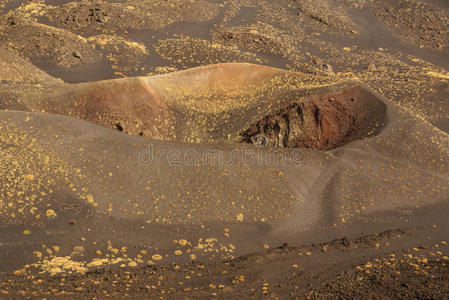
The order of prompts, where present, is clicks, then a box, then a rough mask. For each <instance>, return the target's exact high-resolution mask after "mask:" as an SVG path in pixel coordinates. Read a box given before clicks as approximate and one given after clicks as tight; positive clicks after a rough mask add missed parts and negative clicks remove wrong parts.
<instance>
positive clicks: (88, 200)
mask: <svg viewBox="0 0 449 300" xmlns="http://www.w3.org/2000/svg"><path fill="white" fill-rule="evenodd" d="M86 199H87V202H89V203H93V202H94V196H92V195H91V194H89V195H86Z"/></svg>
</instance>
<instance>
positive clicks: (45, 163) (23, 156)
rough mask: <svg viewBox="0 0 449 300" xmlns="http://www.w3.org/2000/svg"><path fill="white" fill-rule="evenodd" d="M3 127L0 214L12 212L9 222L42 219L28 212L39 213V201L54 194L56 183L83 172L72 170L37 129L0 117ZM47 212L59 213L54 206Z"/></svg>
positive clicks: (7, 214)
mask: <svg viewBox="0 0 449 300" xmlns="http://www.w3.org/2000/svg"><path fill="white" fill-rule="evenodd" d="M0 127H1V128H2V130H1V131H0V161H2V164H0V178H3V179H4V180H2V181H1V182H0V214H1V215H2V216H5V217H6V216H10V218H7V219H5V220H6V222H7V223H9V224H19V223H22V222H26V223H28V224H30V223H31V224H36V223H37V222H41V220H40V219H39V217H37V216H34V217H33V218H29V215H30V214H36V212H37V211H38V207H39V204H40V203H42V202H43V201H48V200H50V199H51V198H52V194H53V191H54V190H55V189H56V188H55V187H56V186H58V185H67V184H68V183H69V182H70V181H74V180H75V178H77V179H81V178H83V176H82V175H80V174H78V175H75V174H73V172H71V171H70V170H72V168H71V166H70V163H69V162H67V161H66V160H65V159H63V158H62V157H61V156H60V155H59V154H58V152H57V151H56V150H55V149H54V148H52V146H51V144H48V145H42V144H40V143H38V142H37V140H36V136H37V135H38V134H39V132H37V131H36V130H33V129H30V130H23V129H20V128H18V127H16V126H15V125H13V124H11V123H10V122H9V123H8V122H7V121H6V120H2V121H0ZM3 145H8V146H7V147H4V146H3ZM19 178H21V180H18V179H19ZM46 214H47V216H48V217H49V218H52V217H55V216H56V213H55V212H54V210H52V209H49V210H47V213H46ZM33 222H35V223H33ZM38 224H39V223H38Z"/></svg>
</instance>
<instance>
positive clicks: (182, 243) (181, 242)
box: [178, 239, 187, 246]
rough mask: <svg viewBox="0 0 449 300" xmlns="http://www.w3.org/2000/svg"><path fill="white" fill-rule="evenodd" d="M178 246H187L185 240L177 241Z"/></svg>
mask: <svg viewBox="0 0 449 300" xmlns="http://www.w3.org/2000/svg"><path fill="white" fill-rule="evenodd" d="M178 244H179V245H181V246H185V245H187V240H185V239H180V240H179V241H178Z"/></svg>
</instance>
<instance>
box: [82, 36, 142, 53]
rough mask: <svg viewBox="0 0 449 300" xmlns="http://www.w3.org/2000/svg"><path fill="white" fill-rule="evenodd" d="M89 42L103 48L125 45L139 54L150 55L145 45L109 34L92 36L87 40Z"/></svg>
mask: <svg viewBox="0 0 449 300" xmlns="http://www.w3.org/2000/svg"><path fill="white" fill-rule="evenodd" d="M87 40H88V41H89V42H94V43H97V44H98V45H100V46H101V47H102V48H104V47H106V46H108V45H119V46H123V45H125V46H126V47H128V48H131V49H133V50H134V51H136V52H138V53H139V54H145V55H147V54H148V49H147V48H146V47H145V45H144V44H142V43H138V42H134V41H131V40H127V39H125V38H123V37H120V36H116V35H107V34H101V35H95V36H91V37H89V38H88V39H87Z"/></svg>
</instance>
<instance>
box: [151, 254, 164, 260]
mask: <svg viewBox="0 0 449 300" xmlns="http://www.w3.org/2000/svg"><path fill="white" fill-rule="evenodd" d="M151 258H152V259H153V260H161V259H162V256H161V255H159V254H154V255H153V256H152V257H151Z"/></svg>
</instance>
